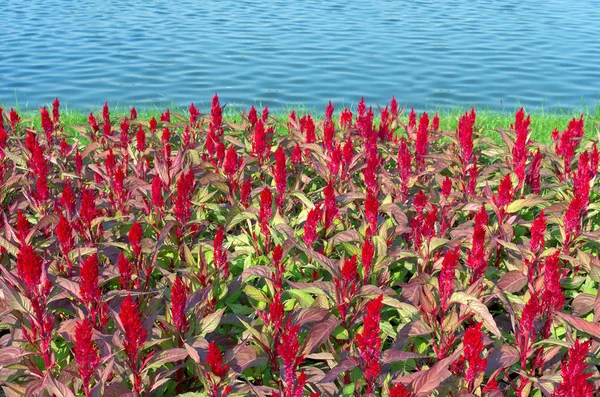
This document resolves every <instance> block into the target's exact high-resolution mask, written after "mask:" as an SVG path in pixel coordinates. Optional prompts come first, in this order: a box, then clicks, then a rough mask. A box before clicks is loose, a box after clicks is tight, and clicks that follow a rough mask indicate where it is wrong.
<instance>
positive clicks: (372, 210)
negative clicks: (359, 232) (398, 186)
mask: <svg viewBox="0 0 600 397" xmlns="http://www.w3.org/2000/svg"><path fill="white" fill-rule="evenodd" d="M378 212H379V201H378V200H377V196H375V195H374V194H373V193H371V192H368V193H367V199H366V200H365V217H366V219H367V224H368V225H369V227H370V228H371V231H373V232H375V233H376V232H377V214H378Z"/></svg>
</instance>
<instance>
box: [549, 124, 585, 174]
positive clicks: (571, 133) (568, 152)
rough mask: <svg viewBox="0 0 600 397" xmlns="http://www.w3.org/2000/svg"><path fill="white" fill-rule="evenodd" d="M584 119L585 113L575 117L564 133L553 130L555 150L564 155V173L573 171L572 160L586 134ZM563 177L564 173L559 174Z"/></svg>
mask: <svg viewBox="0 0 600 397" xmlns="http://www.w3.org/2000/svg"><path fill="white" fill-rule="evenodd" d="M583 127H584V121H583V114H582V115H581V117H580V118H579V120H577V119H575V118H574V117H573V119H572V120H571V121H570V122H569V126H568V127H567V129H566V130H565V131H563V132H562V134H559V133H558V130H554V131H552V140H553V141H554V151H555V152H556V154H557V155H559V156H562V157H563V166H564V170H563V174H564V175H569V174H570V173H571V162H572V160H573V156H574V155H575V149H576V148H577V146H579V142H581V139H582V138H583V135H584V128H583ZM559 177H561V178H562V175H559Z"/></svg>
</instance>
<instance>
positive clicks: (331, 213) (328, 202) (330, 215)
mask: <svg viewBox="0 0 600 397" xmlns="http://www.w3.org/2000/svg"><path fill="white" fill-rule="evenodd" d="M323 193H324V194H325V225H324V227H325V230H327V229H329V226H331V224H333V221H334V219H336V218H337V216H338V208H337V204H336V201H335V191H334V190H333V186H332V184H331V181H329V183H328V184H327V186H325V189H324V190H323Z"/></svg>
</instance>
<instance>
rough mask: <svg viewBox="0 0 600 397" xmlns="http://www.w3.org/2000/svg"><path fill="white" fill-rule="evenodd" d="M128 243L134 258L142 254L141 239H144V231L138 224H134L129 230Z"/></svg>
mask: <svg viewBox="0 0 600 397" xmlns="http://www.w3.org/2000/svg"><path fill="white" fill-rule="evenodd" d="M128 237H129V243H130V244H131V248H132V250H133V253H134V254H135V256H136V257H138V256H139V255H140V253H141V252H142V244H141V242H142V237H144V231H143V230H142V225H141V224H140V223H139V222H135V223H134V224H133V225H131V228H130V229H129V234H128Z"/></svg>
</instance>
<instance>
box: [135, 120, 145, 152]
mask: <svg viewBox="0 0 600 397" xmlns="http://www.w3.org/2000/svg"><path fill="white" fill-rule="evenodd" d="M135 141H136V147H137V150H138V151H140V152H143V151H144V150H146V131H144V127H142V125H141V124H139V125H138V129H137V132H136V134H135Z"/></svg>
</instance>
